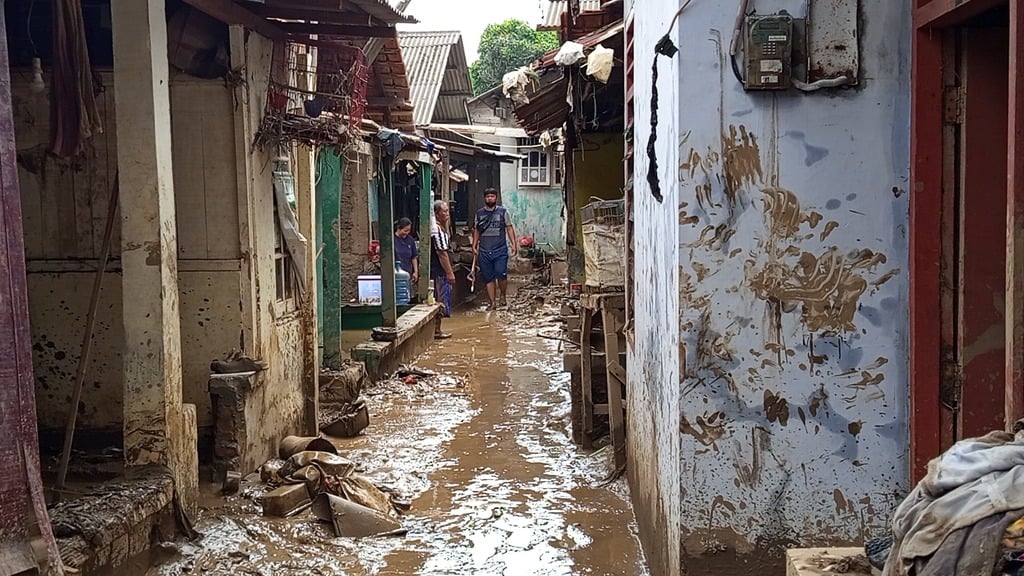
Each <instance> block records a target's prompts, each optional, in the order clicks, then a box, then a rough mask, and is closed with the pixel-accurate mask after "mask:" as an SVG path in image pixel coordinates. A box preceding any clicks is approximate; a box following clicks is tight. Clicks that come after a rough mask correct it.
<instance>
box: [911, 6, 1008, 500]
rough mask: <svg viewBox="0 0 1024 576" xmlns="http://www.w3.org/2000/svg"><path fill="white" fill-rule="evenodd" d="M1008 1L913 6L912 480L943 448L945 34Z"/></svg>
mask: <svg viewBox="0 0 1024 576" xmlns="http://www.w3.org/2000/svg"><path fill="white" fill-rule="evenodd" d="M1022 2H1024V0H1009V4H1010V6H1011V37H1010V53H1011V59H1010V65H1009V69H1008V70H1007V73H1008V74H1009V75H1010V84H1009V102H1010V106H1009V110H1008V113H1009V119H1010V130H1009V148H1008V161H1009V162H1008V170H1007V174H1008V176H1007V178H1008V181H1007V184H1008V188H1007V190H1008V191H1009V193H1008V195H1007V212H1008V215H1007V224H1008V227H1007V231H1008V235H1007V268H1006V269H1007V275H1006V277H1007V279H1006V288H1007V292H1008V293H1007V295H1006V296H1007V306H1006V314H1007V318H1012V319H1014V320H1013V321H1008V322H1007V323H1006V337H1007V338H1006V340H1007V353H1006V371H1005V387H1004V391H1005V397H1006V402H1005V403H1004V404H1005V419H1006V421H1012V420H1013V419H1015V418H1017V417H1019V416H1021V409H1022V407H1024V379H1022V376H1024V359H1022V352H1024V338H1022V335H1024V319H1022V318H1021V316H1022V313H1024V295H1022V294H1021V293H1022V290H1024V232H1022V231H1021V226H1022V223H1024V191H1022V187H1024V144H1022V143H1021V135H1022V133H1024V129H1022V124H1024V104H1022V98H1024V95H1022V92H1024V90H1022V89H1024V86H1022V83H1024V81H1022V80H1021V76H1022V74H1024V63H1022V62H1021V60H1022V56H1021V50H1022V48H1024V38H1022V32H1024V22H1022V18H1024V15H1022V14H1021V12H1022V11H1024V7H1022V6H1021V4H1022ZM1005 4H1006V0H1002V1H999V0H931V1H929V0H914V29H913V62H912V72H911V79H912V80H911V83H912V88H911V91H912V113H911V183H912V193H911V200H910V324H911V342H910V406H911V412H910V436H911V442H910V452H911V454H910V456H911V466H912V469H911V475H912V477H913V478H914V480H915V481H916V480H918V479H920V478H921V477H922V476H923V474H924V472H925V468H926V465H927V463H928V460H930V459H931V458H933V457H935V456H937V455H938V454H939V453H940V452H941V451H942V449H943V445H942V441H941V436H940V429H941V424H940V420H941V406H940V404H939V399H940V383H941V377H942V374H941V373H940V365H941V364H940V359H941V354H942V350H941V345H942V341H941V321H940V317H941V315H940V314H938V313H936V311H937V310H940V309H941V308H940V307H941V296H940V273H941V271H940V260H941V257H942V232H941V222H942V199H943V190H942V186H943V178H942V174H943V115H944V114H943V112H944V110H943V105H944V98H943V81H942V80H943V76H942V69H943V65H944V57H943V32H942V29H943V28H946V27H951V26H956V25H957V24H959V23H961V22H963V21H964V20H965V19H967V18H970V17H972V16H975V15H977V14H980V13H981V12H983V11H985V10H988V9H991V8H993V7H995V6H998V5H1005Z"/></svg>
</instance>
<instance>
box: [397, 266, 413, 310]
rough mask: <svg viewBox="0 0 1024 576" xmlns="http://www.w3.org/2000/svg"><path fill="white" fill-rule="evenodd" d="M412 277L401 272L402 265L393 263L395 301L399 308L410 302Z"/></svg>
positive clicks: (403, 271)
mask: <svg viewBox="0 0 1024 576" xmlns="http://www.w3.org/2000/svg"><path fill="white" fill-rule="evenodd" d="M411 285H412V275H411V274H409V273H408V272H406V271H405V270H402V265H401V264H399V263H398V262H395V300H396V301H397V303H398V305H399V306H405V305H408V304H409V301H410V300H412V288H411Z"/></svg>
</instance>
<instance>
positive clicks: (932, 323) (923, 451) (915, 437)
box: [910, 30, 942, 482]
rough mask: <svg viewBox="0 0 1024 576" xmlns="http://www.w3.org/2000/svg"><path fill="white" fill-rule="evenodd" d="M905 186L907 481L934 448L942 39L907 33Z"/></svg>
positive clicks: (937, 447)
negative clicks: (908, 76) (910, 46)
mask: <svg viewBox="0 0 1024 576" xmlns="http://www.w3.org/2000/svg"><path fill="white" fill-rule="evenodd" d="M911 84H912V98H911V107H912V111H911V158H912V162H911V178H910V181H911V190H910V255H911V256H910V333H911V336H910V410H911V415H910V438H911V442H910V454H911V467H912V469H911V476H912V481H913V482H917V481H918V480H920V479H921V478H922V477H923V476H924V473H925V471H926V469H927V464H928V461H929V460H930V459H931V458H933V457H935V456H937V455H938V454H939V452H940V445H939V441H940V439H939V435H938V434H936V432H935V431H936V430H938V429H939V426H940V422H939V378H940V376H941V375H940V371H939V364H940V363H939V354H940V347H941V340H940V330H941V325H940V319H939V315H938V314H936V313H935V311H936V310H937V309H938V308H939V306H940V299H939V278H940V270H939V262H940V261H941V257H942V253H941V247H942V246H941V231H940V227H941V216H942V214H941V210H942V39H941V35H937V34H933V33H932V32H931V31H929V30H917V31H916V32H914V38H913V62H912V72H911Z"/></svg>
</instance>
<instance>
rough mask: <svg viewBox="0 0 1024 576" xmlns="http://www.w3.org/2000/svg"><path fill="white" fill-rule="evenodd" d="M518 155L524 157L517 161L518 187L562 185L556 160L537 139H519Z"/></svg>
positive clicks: (560, 171)
mask: <svg viewBox="0 0 1024 576" xmlns="http://www.w3.org/2000/svg"><path fill="white" fill-rule="evenodd" d="M517 140H518V146H519V153H520V154H522V155H523V156H526V158H524V159H523V160H520V161H519V185H520V186H558V185H560V184H561V183H562V169H561V166H559V165H558V162H557V158H556V157H555V156H554V155H553V154H551V152H550V151H548V150H546V149H545V148H544V147H542V146H541V144H540V140H539V139H538V138H519V139H517Z"/></svg>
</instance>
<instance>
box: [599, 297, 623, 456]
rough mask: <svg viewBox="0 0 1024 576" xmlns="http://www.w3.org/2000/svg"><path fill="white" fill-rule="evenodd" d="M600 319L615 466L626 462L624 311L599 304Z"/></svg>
mask: <svg viewBox="0 0 1024 576" xmlns="http://www.w3.org/2000/svg"><path fill="white" fill-rule="evenodd" d="M601 321H602V324H603V325H604V349H605V354H607V355H608V356H607V360H606V362H605V368H606V374H607V382H608V425H609V427H610V428H611V437H612V447H613V448H614V450H615V465H616V467H619V466H624V465H625V464H626V421H625V413H624V412H623V397H622V388H623V384H625V381H626V373H625V372H626V371H625V370H624V369H623V368H622V366H621V365H619V362H618V357H619V349H620V346H619V331H618V330H616V329H615V328H614V327H615V326H621V325H622V324H623V323H624V321H625V313H624V311H623V310H622V309H621V308H617V307H612V306H601Z"/></svg>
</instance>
